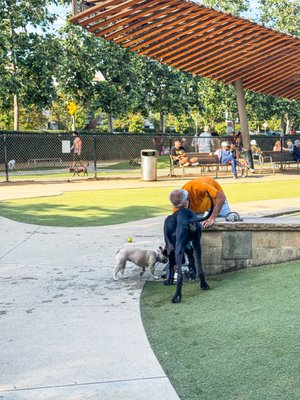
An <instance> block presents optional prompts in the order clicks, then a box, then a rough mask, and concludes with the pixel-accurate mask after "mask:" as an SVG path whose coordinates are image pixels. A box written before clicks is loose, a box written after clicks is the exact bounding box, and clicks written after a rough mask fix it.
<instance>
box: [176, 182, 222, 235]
mask: <svg viewBox="0 0 300 400" xmlns="http://www.w3.org/2000/svg"><path fill="white" fill-rule="evenodd" d="M207 192H208V193H209V194H210V195H211V197H212V199H213V202H214V209H213V212H212V214H211V216H210V217H209V218H208V219H207V220H206V221H204V222H203V223H202V226H203V227H204V228H208V227H209V226H211V225H213V224H214V223H215V221H216V218H217V217H226V215H227V214H228V213H229V212H230V207H229V204H228V202H227V199H226V196H225V194H224V192H223V189H222V187H221V186H220V185H219V184H218V182H216V181H215V180H214V179H213V178H211V177H209V176H204V177H201V178H197V179H193V180H191V181H189V182H187V183H186V184H185V185H184V186H183V188H182V189H175V190H173V191H172V192H171V194H170V201H171V203H172V204H173V206H174V211H175V210H176V209H177V208H179V207H182V205H183V204H182V203H184V202H187V201H188V208H189V209H190V210H192V211H193V212H194V213H196V214H204V213H205V212H207V211H209V209H210V199H209V197H208V195H207Z"/></svg>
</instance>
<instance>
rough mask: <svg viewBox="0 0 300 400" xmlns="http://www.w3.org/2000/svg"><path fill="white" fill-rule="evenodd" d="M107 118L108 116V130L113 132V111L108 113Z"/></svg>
mask: <svg viewBox="0 0 300 400" xmlns="http://www.w3.org/2000/svg"><path fill="white" fill-rule="evenodd" d="M107 118H108V131H109V133H113V117H112V114H111V113H108V114H107Z"/></svg>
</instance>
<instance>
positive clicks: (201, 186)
mask: <svg viewBox="0 0 300 400" xmlns="http://www.w3.org/2000/svg"><path fill="white" fill-rule="evenodd" d="M182 189H185V190H186V191H188V192H189V197H190V205H189V209H190V210H192V211H194V212H195V213H203V212H205V211H207V210H209V209H210V200H209V197H208V196H207V194H206V190H207V191H208V192H209V194H210V195H211V197H212V198H213V200H214V203H215V200H216V197H217V193H218V192H222V193H224V192H223V189H222V188H221V186H220V185H219V184H218V182H216V181H215V180H214V179H212V178H211V177H209V176H204V177H202V178H197V179H193V180H191V181H189V182H187V183H186V184H185V185H184V186H183V187H182Z"/></svg>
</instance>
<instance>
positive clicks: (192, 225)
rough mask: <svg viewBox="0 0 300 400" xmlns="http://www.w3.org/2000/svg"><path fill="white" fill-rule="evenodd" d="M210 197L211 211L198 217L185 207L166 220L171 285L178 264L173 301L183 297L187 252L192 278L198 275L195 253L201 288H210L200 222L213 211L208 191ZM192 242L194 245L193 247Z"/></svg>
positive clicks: (165, 232)
mask: <svg viewBox="0 0 300 400" xmlns="http://www.w3.org/2000/svg"><path fill="white" fill-rule="evenodd" d="M207 195H208V197H209V199H210V203H211V208H210V211H209V213H208V214H207V215H206V216H205V217H203V218H198V217H197V215H196V214H195V213H194V212H193V211H191V210H189V209H187V208H184V207H181V208H179V210H177V211H176V212H175V213H174V214H172V215H169V216H168V217H167V218H166V219H165V222H164V238H165V242H166V248H165V250H166V252H167V255H168V257H169V272H168V278H167V281H166V282H165V284H167V285H171V284H172V283H173V281H174V268H175V264H176V266H177V273H178V276H177V286H176V291H175V294H174V296H173V297H172V303H179V302H180V301H181V298H182V284H183V273H182V263H183V258H184V254H185V253H186V254H187V256H188V260H189V274H190V277H191V278H192V279H194V278H195V277H196V268H195V263H194V255H193V253H194V254H195V257H196V260H197V264H198V274H199V279H200V288H201V289H203V290H208V289H209V285H208V283H207V282H206V280H205V273H204V270H203V266H202V260H201V244H200V240H201V233H202V225H201V223H200V222H203V221H205V220H206V219H208V218H209V217H210V216H211V214H212V212H213V208H214V205H213V200H212V198H211V196H210V194H209V193H208V192H207ZM191 244H192V247H191Z"/></svg>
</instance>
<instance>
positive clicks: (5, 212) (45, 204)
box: [0, 180, 300, 226]
mask: <svg viewBox="0 0 300 400" xmlns="http://www.w3.org/2000/svg"><path fill="white" fill-rule="evenodd" d="M175 187H178V182H177V183H174V188H175ZM223 189H224V191H225V193H226V196H227V198H228V200H229V203H239V202H245V201H256V200H257V201H259V200H268V199H279V198H293V197H299V193H300V181H299V180H291V181H273V182H256V183H237V182H235V183H231V184H227V183H226V184H224V185H223ZM171 190H172V188H170V187H158V188H155V189H153V188H141V189H118V190H116V189H113V190H95V191H79V192H66V193H64V194H63V195H60V196H51V197H37V198H31V199H18V200H10V201H3V202H1V203H0V215H1V216H3V217H6V218H10V219H13V220H16V221H20V222H26V223H32V224H38V225H49V226H101V225H112V224H118V223H124V222H129V221H135V220H140V219H145V218H151V217H155V216H158V215H164V214H168V213H170V211H171V207H170V203H169V200H168V196H169V193H170V191H171Z"/></svg>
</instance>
